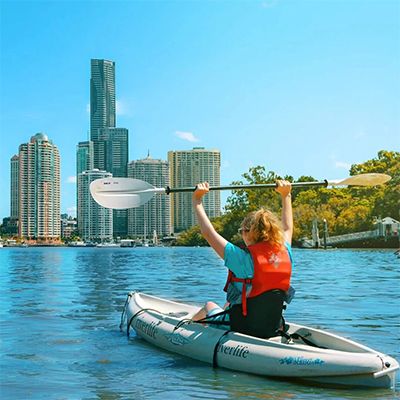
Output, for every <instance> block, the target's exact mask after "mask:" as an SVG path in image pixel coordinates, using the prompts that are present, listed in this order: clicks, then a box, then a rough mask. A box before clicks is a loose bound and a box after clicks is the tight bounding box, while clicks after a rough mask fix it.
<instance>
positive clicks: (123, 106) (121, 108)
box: [115, 100, 129, 115]
mask: <svg viewBox="0 0 400 400" xmlns="http://www.w3.org/2000/svg"><path fill="white" fill-rule="evenodd" d="M115 113H116V114H117V115H128V114H129V107H128V104H127V103H126V102H125V101H122V100H116V101H115Z"/></svg>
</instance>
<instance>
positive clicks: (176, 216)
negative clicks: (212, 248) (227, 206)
mask: <svg viewBox="0 0 400 400" xmlns="http://www.w3.org/2000/svg"><path fill="white" fill-rule="evenodd" d="M168 162H169V167H170V180H171V187H194V186H195V185H196V184H197V183H199V182H204V181H207V182H209V184H210V185H211V186H219V185H220V168H221V154H220V152H219V150H207V149H205V148H204V147H194V148H193V150H181V151H169V152H168ZM170 196H171V217H172V223H173V228H174V231H175V232H179V231H182V230H185V229H188V228H190V227H192V226H194V225H196V223H197V221H196V218H195V214H194V211H193V207H192V195H191V193H173V194H170ZM203 205H204V208H205V210H206V212H207V215H208V216H209V217H210V218H213V217H218V216H220V215H221V197H220V192H219V191H218V190H215V191H212V192H210V193H208V194H207V196H205V197H204V200H203Z"/></svg>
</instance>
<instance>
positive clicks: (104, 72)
mask: <svg viewBox="0 0 400 400" xmlns="http://www.w3.org/2000/svg"><path fill="white" fill-rule="evenodd" d="M115 123H116V118H115V63H114V62H113V61H108V60H98V59H92V60H91V73H90V140H91V141H92V142H93V144H94V168H99V169H100V168H101V165H100V157H101V156H100V154H99V134H100V132H99V129H101V128H114V127H115Z"/></svg>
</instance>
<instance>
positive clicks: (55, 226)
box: [18, 133, 61, 241]
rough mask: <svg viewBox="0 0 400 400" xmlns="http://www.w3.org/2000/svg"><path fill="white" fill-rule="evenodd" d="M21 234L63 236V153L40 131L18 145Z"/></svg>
mask: <svg viewBox="0 0 400 400" xmlns="http://www.w3.org/2000/svg"><path fill="white" fill-rule="evenodd" d="M18 180H19V182H18V202H19V212H18V216H19V236H20V237H22V238H27V239H38V240H44V241H48V240H55V239H58V238H59V237H60V234H61V225H60V155H59V152H58V148H57V146H55V145H54V144H53V143H52V142H51V141H50V140H49V139H48V137H47V136H46V135H44V134H43V133H37V134H36V135H35V136H32V137H31V140H30V142H29V143H24V144H21V145H20V146H19V177H18Z"/></svg>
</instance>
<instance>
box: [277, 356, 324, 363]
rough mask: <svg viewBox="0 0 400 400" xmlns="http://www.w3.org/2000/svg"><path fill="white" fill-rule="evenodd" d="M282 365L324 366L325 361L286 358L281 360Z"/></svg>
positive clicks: (301, 357)
mask: <svg viewBox="0 0 400 400" xmlns="http://www.w3.org/2000/svg"><path fill="white" fill-rule="evenodd" d="M279 363H280V364H286V365H322V364H325V361H324V360H321V359H320V358H304V357H303V356H300V357H284V358H281V359H279Z"/></svg>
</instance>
